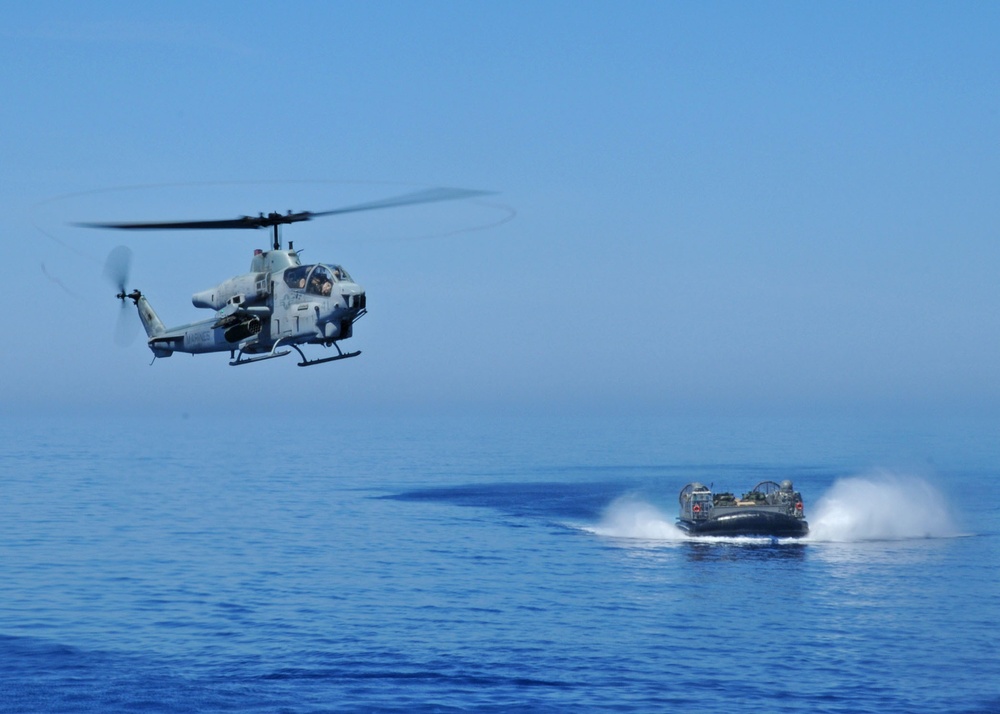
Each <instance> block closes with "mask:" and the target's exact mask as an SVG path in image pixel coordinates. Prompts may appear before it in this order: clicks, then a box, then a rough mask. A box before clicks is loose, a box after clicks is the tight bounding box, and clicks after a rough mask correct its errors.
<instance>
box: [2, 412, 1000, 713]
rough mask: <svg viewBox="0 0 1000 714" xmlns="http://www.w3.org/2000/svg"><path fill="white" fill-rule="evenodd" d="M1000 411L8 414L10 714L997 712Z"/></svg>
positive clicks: (6, 648) (5, 535)
mask: <svg viewBox="0 0 1000 714" xmlns="http://www.w3.org/2000/svg"><path fill="white" fill-rule="evenodd" d="M996 427H997V423H996V422H995V421H990V420H988V419H980V420H965V421H956V420H951V421H947V422H945V421H941V422H935V421H934V420H923V421H917V420H911V421H908V422H906V423H901V422H898V421H892V420H883V421H881V422H872V423H860V422H857V421H852V420H846V419H843V420H826V421H811V422H796V421H780V420H753V419H728V420H712V419H705V418H701V419H691V420H685V419H669V420H668V419H648V420H646V419H638V418H634V419H611V418H608V419H600V418H593V419H570V420H567V419H554V418H553V419H544V418H533V419H515V418H496V419H484V418H465V419H445V418H439V419H422V418H394V419H388V418H374V417H372V418H354V419H349V418H346V417H345V418H338V419H332V418H324V419H317V420H316V421H314V422H311V421H308V420H298V421H294V422H291V423H288V422H282V421H279V420H274V423H272V424H270V425H267V426H265V425H264V424H263V423H262V422H261V421H256V420H250V419H247V420H232V419H228V420H221V419H220V420H213V419H209V418H207V417H205V418H202V417H197V416H192V417H191V418H187V419H181V418H177V419H160V420H142V419H139V420H137V421H123V420H117V421H113V422H102V421H100V420H82V419H81V420H73V419H62V420H57V421H55V422H44V421H29V422H23V421H22V422H15V421H14V420H9V421H8V422H7V423H5V424H4V430H3V435H2V438H0V709H2V710H3V711H23V712H40V711H50V712H80V711H151V712H174V711H205V712H216V711H241V712H242V711H264V712H276V711H284V712H323V711H359V710H361V711H442V712H450V711H552V712H557V711H558V712H563V711H587V710H593V711H616V712H620V711H642V712H648V711H700V712H720V713H721V712H733V711H763V712H996V711H1000V651H998V650H1000V648H998V644H997V643H998V641H1000V632H998V626H997V622H998V619H1000V575H998V573H1000V570H998V565H1000V562H998V561H1000V555H998V553H1000V548H998V546H1000V508H998V499H997V488H998V479H997V476H998V475H1000V453H998V446H997V439H996V437H997V434H998V431H997V428H996ZM784 478H791V479H793V480H794V482H795V486H796V488H797V489H798V490H800V491H801V492H802V493H803V496H804V498H805V500H806V510H807V516H808V517H809V519H810V522H811V524H812V526H813V536H812V537H810V538H809V539H807V540H806V541H804V542H796V541H774V542H772V541H771V540H768V539H728V540H727V539H721V540H707V541H698V540H691V539H688V538H685V537H684V536H682V535H681V534H680V533H678V532H677V531H676V529H675V528H674V527H673V525H672V524H673V516H674V513H675V508H676V494H677V492H678V491H679V490H680V488H681V487H682V486H683V485H684V484H685V483H687V482H688V481H691V480H699V481H703V482H705V483H714V484H715V485H716V487H719V488H722V487H725V489H726V490H732V491H742V490H748V489H749V488H750V487H751V486H753V485H754V484H756V483H757V482H758V481H761V480H767V479H773V480H781V479H784Z"/></svg>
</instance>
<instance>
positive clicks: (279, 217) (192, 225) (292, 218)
mask: <svg viewBox="0 0 1000 714" xmlns="http://www.w3.org/2000/svg"><path fill="white" fill-rule="evenodd" d="M312 215H313V214H311V213H309V212H308V211H302V212H301V213H291V212H289V213H269V214H268V215H266V216H265V215H263V214H261V215H259V216H240V217H239V218H223V219H221V220H209V221H156V222H152V223H74V224H73V225H76V226H81V227H83V228H114V229H117V230H125V231H146V230H188V229H215V228H265V227H269V226H276V225H278V224H281V223H296V222H298V221H308V220H309V219H310V218H311V217H312Z"/></svg>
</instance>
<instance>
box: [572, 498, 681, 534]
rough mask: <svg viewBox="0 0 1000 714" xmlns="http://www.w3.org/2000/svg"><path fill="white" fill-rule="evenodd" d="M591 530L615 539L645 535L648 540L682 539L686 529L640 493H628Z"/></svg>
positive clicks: (613, 503)
mask: <svg viewBox="0 0 1000 714" xmlns="http://www.w3.org/2000/svg"><path fill="white" fill-rule="evenodd" d="M587 530H589V531H590V532H592V533H596V534H597V535H602V536H609V537H612V538H641V539H644V540H669V541H678V540H683V539H684V538H685V535H684V532H683V531H682V530H681V529H679V528H678V527H677V526H675V525H674V523H673V518H671V517H668V516H665V515H664V514H663V513H662V512H661V511H660V510H659V509H657V508H656V507H655V506H652V505H650V504H648V503H646V502H645V501H643V500H641V499H639V498H638V497H636V496H631V495H626V496H622V497H620V498H617V499H615V500H614V501H612V502H611V504H610V505H609V506H608V507H607V508H606V509H605V511H604V514H603V516H602V517H601V522H600V523H598V524H597V525H596V526H591V527H589V528H588V529H587Z"/></svg>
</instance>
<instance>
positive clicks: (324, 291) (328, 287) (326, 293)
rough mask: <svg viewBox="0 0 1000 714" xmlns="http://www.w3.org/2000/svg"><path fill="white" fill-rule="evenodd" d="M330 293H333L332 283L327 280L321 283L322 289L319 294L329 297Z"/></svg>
mask: <svg viewBox="0 0 1000 714" xmlns="http://www.w3.org/2000/svg"><path fill="white" fill-rule="evenodd" d="M331 292H333V283H331V282H330V281H329V280H327V281H326V282H325V283H323V287H322V288H320V290H319V293H320V295H323V296H324V297H329V295H330V293H331Z"/></svg>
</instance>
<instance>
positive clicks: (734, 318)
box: [0, 2, 1000, 414]
mask: <svg viewBox="0 0 1000 714" xmlns="http://www.w3.org/2000/svg"><path fill="white" fill-rule="evenodd" d="M998 30H1000V9H998V7H996V6H993V5H990V4H986V3H965V4H944V3H919V2H918V3H914V2H906V3H892V2H886V3H877V4H875V3H841V2H838V3H668V2H662V3H652V2H650V3H625V4H618V3H615V4H612V3H590V2H565V3H544V2H543V3H530V4H528V3H525V4H512V3H471V2H469V3H459V2H427V3H403V2H398V3H397V2H392V3H321V2H317V3H289V4H286V5H285V6H283V7H282V8H281V9H280V10H279V9H277V8H276V6H274V5H273V4H272V3H245V2H240V3H235V2H219V3H214V4H211V5H210V6H208V7H203V6H202V4H201V3H184V2H176V3H159V4H155V5H146V4H138V5H136V4H135V3H104V4H102V6H101V7H100V8H94V7H88V6H86V5H81V4H74V3H33V4H30V6H29V5H28V4H22V5H20V6H16V7H12V8H9V9H8V11H7V12H6V14H5V22H4V29H3V31H2V32H0V34H2V36H3V37H2V40H3V41H2V43H0V59H2V63H3V66H4V67H5V69H4V71H3V72H2V73H0V89H2V93H3V97H4V103H5V110H4V111H3V112H2V113H0V137H2V138H0V142H2V143H0V145H2V147H3V155H2V161H0V205H2V207H3V212H4V215H5V216H6V224H5V226H4V233H5V236H6V238H5V245H6V246H7V249H8V258H7V261H6V264H7V265H8V267H9V269H10V270H9V271H8V278H7V281H8V285H12V287H13V290H10V291H9V292H8V295H9V297H10V302H8V311H7V313H8V315H7V319H6V320H5V324H6V330H5V334H6V336H7V340H6V344H5V346H4V348H3V349H2V351H0V374H3V375H4V378H3V379H2V380H0V401H2V402H3V404H5V405H7V409H8V410H9V411H10V412H11V413H13V412H16V411H21V410H27V411H33V412H38V413H47V412H52V411H64V410H71V411H79V412H83V413H89V412H91V411H94V412H97V411H102V410H105V409H108V408H127V409H134V410H139V411H157V410H162V411H163V412H164V413H189V412H197V411H206V412H217V413H227V412H228V411H231V410H241V411H251V410H255V409H260V408H262V405H271V406H273V405H274V404H275V400H284V399H286V398H287V395H288V393H289V391H292V392H293V393H294V392H295V390H300V391H301V393H302V394H303V395H306V394H310V395H327V396H328V397H329V400H330V401H329V403H330V404H331V405H333V404H336V405H338V407H337V408H338V409H343V410H344V412H343V413H345V414H346V413H349V409H351V408H356V409H361V410H365V409H371V410H390V411H391V410H394V409H417V410H419V409H430V410H435V409H439V410H447V409H452V408H461V409H484V410H492V409H502V410H511V411H514V412H517V411H519V410H537V409H549V408H557V409H567V410H574V411H575V410H603V409H608V410H613V411H626V412H627V411H630V410H651V411H666V412H671V411H681V412H683V411H685V410H704V409H708V410H740V411H749V412H751V413H752V412H755V411H761V412H765V411H775V410H777V411H788V410H792V411H802V410H806V411H808V410H831V409H833V410H843V409H847V410H852V409H888V410H907V411H909V410H914V409H917V410H930V411H934V410H951V411H959V412H960V411H963V410H987V411H989V412H992V413H996V412H997V409H998V407H1000V379H998V377H1000V367H998V364H1000V360H998V357H1000V314H998V310H997V307H996V306H997V304H998V297H1000V295H998V288H997V269H998V266H1000V247H998V242H997V228H998V226H1000V208H998V206H1000V203H998V201H997V200H996V194H997V188H998V186H1000V111H998V110H1000V87H998V82H1000V47H998V45H997V43H996V37H997V33H998ZM436 185H446V186H460V187H464V188H474V189H485V190H491V191H496V192H497V194H496V195H495V196H491V197H489V198H488V199H484V200H482V201H474V202H463V203H462V204H457V203H456V204H436V205H434V206H426V207H419V208H407V209H399V210H398V211H386V212H381V213H379V214H377V215H376V214H358V215H357V216H353V217H350V218H347V217H344V218H331V219H328V220H326V221H315V222H312V223H309V224H305V225H301V226H296V227H295V228H294V232H290V233H287V234H286V238H291V239H293V240H295V242H296V247H299V248H302V249H304V253H303V258H304V259H305V260H308V261H324V262H341V263H343V264H344V265H345V266H346V267H347V268H348V270H350V271H351V273H352V274H353V275H354V277H355V278H356V279H357V280H358V282H360V283H361V284H362V285H364V286H365V288H366V289H367V292H368V301H369V308H370V314H369V315H368V316H366V317H365V318H364V319H363V320H362V321H361V322H359V323H358V325H357V327H356V333H355V337H354V338H353V340H352V343H353V344H352V345H351V346H352V348H355V349H361V350H363V352H364V354H363V355H362V356H361V357H360V358H359V359H356V360H348V361H346V362H342V363H336V364H333V365H327V366H323V367H316V368H312V369H300V368H298V367H296V366H295V364H294V362H293V361H292V359H291V358H288V359H285V360H274V361H272V362H269V363H264V364H260V365H256V366H251V367H241V368H238V369H237V368H230V367H229V366H228V365H227V364H226V363H227V360H228V355H221V354H220V355H208V356H200V357H190V356H187V355H175V356H173V357H171V358H170V359H168V360H160V361H157V362H156V363H155V364H154V365H153V366H152V367H150V366H149V362H150V359H151V355H150V353H149V351H148V350H147V349H146V348H145V346H144V344H143V341H142V340H141V339H137V340H136V341H135V342H134V343H133V344H132V345H131V346H130V347H128V348H120V347H117V346H116V345H115V344H114V332H115V322H116V319H117V310H118V306H117V304H116V303H115V301H114V299H113V292H114V291H113V289H112V290H109V289H108V286H107V284H106V283H104V282H103V280H102V278H101V264H102V261H103V259H104V257H105V256H106V255H107V253H108V252H109V251H110V250H111V249H112V248H113V247H114V246H115V245H118V244H120V243H126V244H127V245H129V246H130V247H131V248H132V249H133V251H134V254H135V264H134V268H133V276H132V281H131V282H132V283H133V284H134V286H135V287H139V288H140V289H142V290H143V292H144V293H145V294H146V295H147V296H148V297H149V299H150V301H151V302H152V303H153V305H154V307H156V308H157V310H158V311H159V313H160V315H161V317H162V318H163V319H164V321H165V322H167V323H183V322H188V321H191V320H193V319H197V318H200V317H203V316H207V313H202V312H200V311H198V310H196V309H195V308H194V307H192V306H191V303H190V297H191V294H192V293H194V292H197V291H200V290H204V289H206V288H210V287H212V286H213V285H215V284H216V283H218V282H220V281H222V280H224V279H226V278H228V277H231V276H232V275H235V274H237V273H241V272H244V271H245V270H246V269H247V267H248V265H249V262H248V261H249V257H250V255H251V253H252V250H253V248H255V247H264V245H265V243H266V240H267V238H266V235H265V234H264V233H263V232H260V233H251V234H249V235H241V234H235V235H231V234H228V233H226V234H224V235H218V234H210V235H197V234H195V235H192V234H185V235H179V236H175V235H169V234H143V235H135V236H129V235H124V236H123V235H121V234H114V235H111V234H105V233H103V232H100V231H89V232H88V231H83V230H82V229H77V228H73V227H71V226H68V225H67V224H68V223H70V222H73V221H88V220H108V221H114V220H132V219H136V220H138V219H149V220H168V219H188V218H208V217H218V218H225V217H231V216H236V215H240V214H244V213H255V212H258V211H269V210H287V209H295V210H325V209H330V208H335V207H338V206H340V205H345V204H349V203H352V202H355V201H361V200H370V199H376V198H382V197H385V196H391V195H395V194H397V193H405V192H406V191H409V190H412V189H413V188H419V187H425V186H436ZM512 214H516V217H515V218H514V220H508V221H505V220H504V219H505V218H507V217H509V216H510V215H512ZM473 229H475V230H473Z"/></svg>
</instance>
